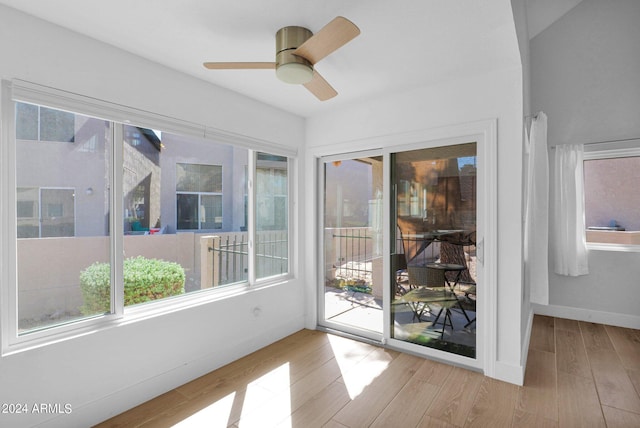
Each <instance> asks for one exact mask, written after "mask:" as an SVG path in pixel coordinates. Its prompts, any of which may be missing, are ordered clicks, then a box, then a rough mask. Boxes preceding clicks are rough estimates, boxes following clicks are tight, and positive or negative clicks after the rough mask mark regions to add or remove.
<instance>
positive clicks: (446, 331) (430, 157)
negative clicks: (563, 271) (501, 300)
mask: <svg viewBox="0 0 640 428" xmlns="http://www.w3.org/2000/svg"><path fill="white" fill-rule="evenodd" d="M476 172H477V156H476V143H467V144H457V145H450V146H442V147H433V148H425V149H418V150H410V151H405V152H398V153H392V154H391V185H392V189H393V195H392V203H391V217H392V225H393V227H392V229H393V230H392V231H391V232H392V233H391V263H390V265H391V283H392V290H393V291H392V301H393V302H392V304H391V305H390V308H391V328H390V336H391V338H393V339H397V340H401V341H404V342H409V343H413V344H418V345H422V346H425V347H429V348H435V349H439V350H443V351H446V352H450V353H454V354H458V355H462V356H466V357H470V358H475V356H476V312H477V311H476V301H477V292H478V291H477V290H478V287H477V273H476V272H477V269H476V267H477V263H476V262H477V257H476V241H477V237H476V236H477V233H476V207H477V203H476V200H477V199H476V188H477V180H476V176H477V174H476Z"/></svg>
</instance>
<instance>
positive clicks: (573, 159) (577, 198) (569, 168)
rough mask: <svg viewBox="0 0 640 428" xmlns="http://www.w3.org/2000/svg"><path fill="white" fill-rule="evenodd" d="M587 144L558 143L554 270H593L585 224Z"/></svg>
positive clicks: (570, 272) (571, 272) (561, 272)
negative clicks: (585, 149)
mask: <svg viewBox="0 0 640 428" xmlns="http://www.w3.org/2000/svg"><path fill="white" fill-rule="evenodd" d="M583 159H584V146H583V145H582V144H571V145H569V144H563V145H558V146H556V153H555V163H554V164H555V165H554V175H555V186H554V187H555V192H554V214H553V219H554V220H553V224H554V227H553V233H552V235H551V236H552V240H553V249H554V272H555V273H557V274H559V275H567V276H578V275H586V274H588V273H589V267H588V260H587V255H588V254H587V243H586V232H585V224H584V188H583V187H584V185H583V184H584V183H583V180H584V179H583V172H582V170H583V164H582V162H583Z"/></svg>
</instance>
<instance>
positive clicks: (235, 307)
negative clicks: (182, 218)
mask: <svg viewBox="0 0 640 428" xmlns="http://www.w3.org/2000/svg"><path fill="white" fill-rule="evenodd" d="M0 78H2V79H12V78H19V79H23V80H28V81H32V82H34V83H39V84H43V85H48V86H51V87H54V88H58V89H62V90H66V91H71V92H75V93H78V94H82V95H85V96H90V97H95V98H98V99H102V100H106V101H110V102H114V103H119V104H124V105H127V106H131V107H135V108H139V109H142V110H147V111H151V112H154V113H158V114H163V115H167V116H172V117H175V118H179V119H185V120H188V121H190V122H195V123H199V124H203V125H208V126H212V127H216V128H219V129H222V130H224V131H228V132H234V133H238V134H244V135H247V136H250V137H254V138H259V139H262V140H267V141H271V142H274V143H279V144H283V145H287V146H289V147H297V145H298V144H299V143H300V142H301V141H303V139H304V120H303V119H301V118H299V117H296V116H293V115H291V114H288V113H284V112H282V111H280V110H277V109H275V108H272V107H269V106H266V105H264V104H261V103H259V102H256V101H253V100H250V99H248V98H246V97H243V96H240V95H238V94H235V93H232V92H230V91H227V90H224V89H221V88H217V87H215V86H212V85H209V84H207V83H205V82H203V81H200V80H197V79H193V78H190V77H187V76H185V75H182V74H180V73H177V72H174V71H171V70H169V69H166V68H163V67H162V66H159V65H157V64H153V63H150V62H148V61H146V60H143V59H141V58H138V57H135V56H132V55H130V54H127V53H125V52H123V51H120V50H118V49H115V48H113V47H111V46H108V45H105V44H102V43H99V42H96V41H95V40H92V39H89V38H86V37H84V36H80V35H78V34H75V33H72V32H69V31H67V30H64V29H62V28H60V27H57V26H53V25H50V24H48V23H45V22H43V21H40V20H37V19H35V18H31V17H29V16H26V15H24V14H22V13H18V12H16V11H14V10H12V9H9V8H6V7H4V6H0ZM296 191H299V190H298V188H297V187H296ZM5 209H8V208H5ZM302 212H303V211H302V210H298V212H297V213H296V215H297V216H296V220H297V221H300V220H302V219H303V217H302V215H301V213H302ZM0 239H1V238H0ZM0 244H1V245H2V248H3V250H5V251H6V249H9V248H11V246H10V245H11V243H7V242H5V241H0ZM294 254H295V253H294ZM296 269H298V270H299V273H302V269H299V268H296ZM303 292H304V288H303V287H302V285H301V281H299V280H292V281H289V282H288V283H284V284H279V285H275V286H271V287H268V288H263V289H260V290H255V291H252V292H248V293H246V294H244V295H241V296H237V297H233V298H227V299H225V300H224V301H219V302H214V303H205V304H202V305H200V306H198V307H195V308H191V309H187V310H179V311H176V312H173V313H171V314H167V315H163V316H158V317H149V318H147V319H144V320H140V321H137V322H132V323H127V324H122V325H119V326H118V327H116V328H109V329H105V330H100V331H95V332H94V333H92V334H88V335H85V336H83V337H78V338H74V339H72V340H67V341H63V342H59V343H55V344H51V345H48V346H44V347H41V348H38V349H33V350H29V351H24V352H21V353H18V354H14V355H10V356H5V357H2V358H0V402H1V403H22V402H26V403H40V402H42V403H69V404H71V405H72V408H73V412H72V413H71V414H70V415H62V416H58V417H55V415H26V416H25V415H15V416H10V415H4V414H3V415H0V425H2V426H13V427H18V426H31V425H35V424H38V423H42V424H43V425H46V426H63V427H69V426H90V425H92V424H95V423H97V422H99V421H101V420H103V419H105V418H107V417H110V416H112V415H114V414H117V413H119V412H121V411H123V410H125V409H127V408H129V407H131V406H133V405H136V404H138V403H141V402H143V401H146V400H147V399H149V398H152V397H153V396H155V395H158V394H160V393H162V392H164V391H166V390H168V389H171V388H173V387H175V386H178V385H180V384H183V383H184V382H186V381H188V380H189V379H191V378H194V377H196V376H199V375H202V374H204V373H206V372H208V371H211V370H213V369H215V368H217V367H219V366H221V365H223V364H226V363H228V362H230V361H232V360H235V359H237V358H239V357H241V356H242V355H244V354H247V353H249V352H252V351H254V350H256V349H258V348H260V347H262V346H265V345H267V344H269V343H272V342H273V341H275V340H277V339H279V338H281V337H284V336H286V335H288V334H290V333H293V332H295V331H297V330H299V329H301V328H302V327H303V326H304V305H303V304H302V303H303V300H304V296H303ZM256 306H259V307H261V309H262V310H261V311H260V314H259V316H257V317H256V316H254V315H253V311H252V309H253V308H254V307H256ZM50 418H53V419H52V420H49V419H50Z"/></svg>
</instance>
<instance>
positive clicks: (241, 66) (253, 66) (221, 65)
mask: <svg viewBox="0 0 640 428" xmlns="http://www.w3.org/2000/svg"><path fill="white" fill-rule="evenodd" d="M202 65H204V67H205V68H208V69H209V70H262V69H274V68H276V63H275V62H205V63H204V64H202Z"/></svg>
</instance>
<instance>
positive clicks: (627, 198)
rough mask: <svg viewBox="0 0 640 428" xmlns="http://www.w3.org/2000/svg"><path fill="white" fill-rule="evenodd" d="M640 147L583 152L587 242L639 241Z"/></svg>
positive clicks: (636, 242)
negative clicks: (639, 190)
mask: <svg viewBox="0 0 640 428" xmlns="http://www.w3.org/2000/svg"><path fill="white" fill-rule="evenodd" d="M638 188H640V148H639V149H635V150H633V149H631V150H624V151H616V150H613V151H598V152H586V153H585V161H584V191H585V225H586V226H587V242H591V243H602V244H612V246H614V245H622V246H624V245H640V217H638V207H640V193H638Z"/></svg>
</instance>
